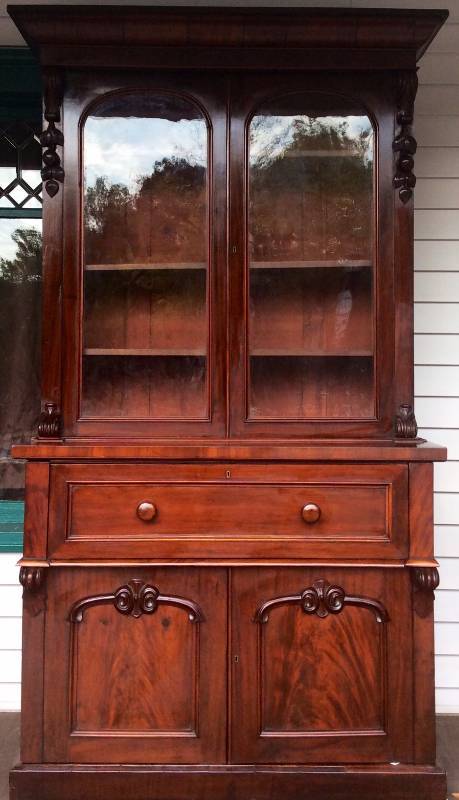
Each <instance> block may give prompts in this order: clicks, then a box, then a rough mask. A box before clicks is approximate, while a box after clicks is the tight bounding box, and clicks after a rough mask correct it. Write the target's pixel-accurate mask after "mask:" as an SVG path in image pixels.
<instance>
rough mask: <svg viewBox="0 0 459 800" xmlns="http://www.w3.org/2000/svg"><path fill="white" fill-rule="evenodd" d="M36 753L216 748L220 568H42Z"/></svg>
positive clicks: (190, 752) (222, 658)
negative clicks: (41, 748)
mask: <svg viewBox="0 0 459 800" xmlns="http://www.w3.org/2000/svg"><path fill="white" fill-rule="evenodd" d="M47 591H48V605H47V622H46V634H45V635H46V641H45V687H44V689H45V698H44V701H45V708H44V712H45V731H44V741H45V760H46V761H49V762H86V763H88V762H89V763H113V762H115V763H119V762H128V763H136V762H139V763H164V762H169V763H173V764H186V763H200V762H201V763H203V762H221V761H224V760H225V758H226V704H227V685H226V652H227V647H226V632H227V571H226V570H224V569H201V568H192V567H186V568H175V567H164V568H159V569H157V568H152V567H145V568H140V567H135V568H126V567H123V568H96V567H94V568H91V567H88V568H77V567H75V568H51V569H50V570H49V575H48V587H47Z"/></svg>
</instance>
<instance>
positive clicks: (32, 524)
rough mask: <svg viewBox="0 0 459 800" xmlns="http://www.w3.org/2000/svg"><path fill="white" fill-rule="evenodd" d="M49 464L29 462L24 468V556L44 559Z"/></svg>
mask: <svg viewBox="0 0 459 800" xmlns="http://www.w3.org/2000/svg"><path fill="white" fill-rule="evenodd" d="M48 483H49V464H48V463H46V462H44V461H36V462H30V463H28V464H27V467H26V489H25V519H24V556H25V557H26V558H40V559H44V558H46V551H47V529H48Z"/></svg>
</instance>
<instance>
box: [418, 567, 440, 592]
mask: <svg viewBox="0 0 459 800" xmlns="http://www.w3.org/2000/svg"><path fill="white" fill-rule="evenodd" d="M411 577H412V580H413V583H414V585H415V586H416V588H417V589H419V591H420V592H425V593H427V594H430V593H431V592H434V591H435V589H438V587H439V585H440V575H439V574H438V569H437V568H436V567H414V568H413V569H412V571H411Z"/></svg>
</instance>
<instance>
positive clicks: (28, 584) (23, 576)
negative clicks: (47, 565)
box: [19, 566, 45, 594]
mask: <svg viewBox="0 0 459 800" xmlns="http://www.w3.org/2000/svg"><path fill="white" fill-rule="evenodd" d="M44 580H45V570H44V568H43V567H30V566H29V567H21V569H20V570H19V583H20V584H21V585H22V586H23V588H24V591H25V592H30V593H31V594H35V592H38V591H39V590H40V589H41V587H42V586H43V583H44Z"/></svg>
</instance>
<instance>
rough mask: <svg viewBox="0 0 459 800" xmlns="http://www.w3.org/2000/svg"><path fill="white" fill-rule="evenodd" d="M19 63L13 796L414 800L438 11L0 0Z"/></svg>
mask: <svg viewBox="0 0 459 800" xmlns="http://www.w3.org/2000/svg"><path fill="white" fill-rule="evenodd" d="M10 14H11V16H12V17H13V19H14V21H15V22H16V24H17V26H18V28H19V30H20V31H21V33H22V34H23V36H24V38H25V40H26V42H27V43H28V44H29V45H30V47H31V48H32V50H33V51H34V52H35V53H36V55H37V57H38V58H39V60H40V63H41V66H42V71H43V80H44V120H45V126H44V132H43V134H42V136H41V144H42V146H43V171H42V176H43V181H44V189H45V197H46V201H45V207H44V247H43V252H44V315H43V316H44V327H43V408H42V414H41V417H40V423H39V426H38V431H37V436H36V438H35V439H34V440H33V441H32V442H31V444H30V445H21V446H16V447H15V448H14V455H15V457H19V458H25V459H27V478H26V520H25V544H24V556H23V559H22V562H21V573H20V579H21V583H22V584H23V587H24V619H23V622H24V660H23V688H22V744H21V764H20V765H18V766H17V767H16V768H15V769H14V770H13V771H12V773H11V792H12V794H11V797H12V798H14V800H61V798H62V797H65V798H66V800H81V798H98V800H109V798H110V800H111V798H112V797H113V796H114V795H115V794H118V795H122V796H123V797H124V798H125V800H134V798H135V799H136V800H138V798H142V800H185V798H186V800H278V799H279V798H280V797H282V798H291V800H293V798H295V799H296V798H304V799H305V800H306V799H307V800H312V798H314V800H316V798H324V800H325V798H326V800H348V799H349V800H351V798H352V799H353V798H355V797H360V798H362V800H370V798H372V800H373V798H375V797H379V796H381V795H382V794H383V793H384V796H385V797H387V798H390V800H444V797H445V792H446V783H445V775H444V773H443V771H442V770H440V769H438V768H437V767H436V766H435V735H434V666H433V664H434V662H433V600H434V590H435V589H436V587H437V585H438V580H439V579H438V571H437V562H436V561H435V559H434V557H433V519H432V495H433V487H432V465H433V462H434V461H441V460H444V459H445V458H446V452H445V450H444V448H442V447H440V446H437V445H434V444H431V443H427V442H425V441H424V440H422V439H420V438H419V437H418V436H417V426H416V420H415V416H414V412H413V290H412V282H413V189H414V185H415V182H416V179H415V176H414V171H413V170H414V156H415V151H416V141H415V138H414V136H413V131H412V122H413V104H414V98H415V94H416V87H417V78H416V64H417V61H418V60H419V58H420V57H421V56H422V54H423V53H424V51H425V50H426V48H427V47H428V45H429V43H430V42H431V40H432V38H433V37H434V35H435V34H436V32H437V31H438V29H439V27H440V26H441V25H442V23H443V22H444V20H445V19H446V17H447V12H443V11H428V10H424V11H415V10H406V11H391V10H389V11H388V10H363V9H359V10H355V9H352V10H351V9H344V10H343V9H325V10H322V9H299V8H282V9H263V8H257V9H242V8H220V9H211V8H171V7H170V8H161V7H157V8H143V7H135V6H126V7H100V6H97V7H85V6H80V7H72V6H65V7H64V6H41V7H40V6H13V7H11V8H10Z"/></svg>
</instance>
